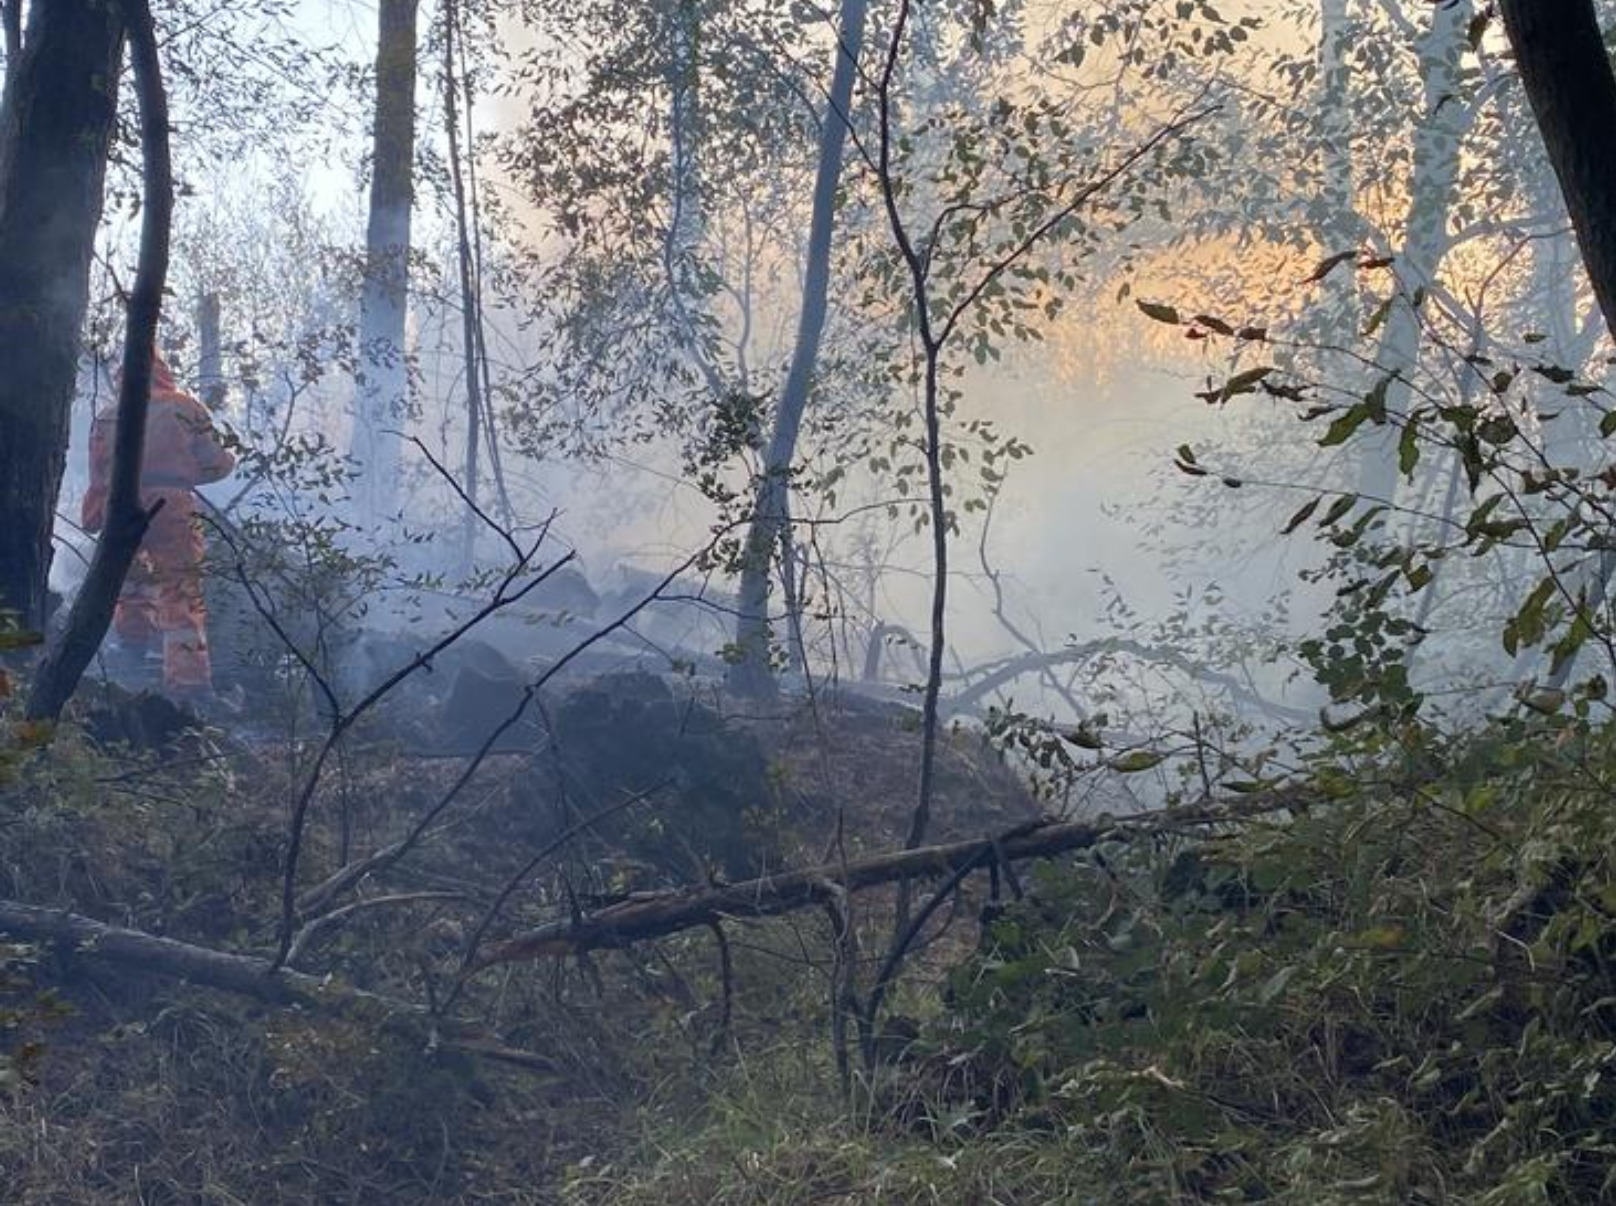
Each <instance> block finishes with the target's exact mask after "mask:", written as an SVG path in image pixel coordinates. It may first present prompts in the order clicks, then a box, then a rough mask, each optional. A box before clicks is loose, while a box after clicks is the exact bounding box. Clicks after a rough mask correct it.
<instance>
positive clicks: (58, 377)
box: [0, 0, 124, 628]
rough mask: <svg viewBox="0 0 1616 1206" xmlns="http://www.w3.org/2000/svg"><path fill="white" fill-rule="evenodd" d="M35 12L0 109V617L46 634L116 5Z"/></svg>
mask: <svg viewBox="0 0 1616 1206" xmlns="http://www.w3.org/2000/svg"><path fill="white" fill-rule="evenodd" d="M12 11H13V10H12V9H11V8H10V6H9V4H8V9H7V12H8V14H9V13H10V12H12ZM32 16H33V19H32V21H31V22H30V26H29V29H28V37H27V40H26V49H25V50H24V51H23V53H22V54H21V56H20V57H18V58H16V59H11V58H9V57H8V59H7V64H6V87H5V97H4V104H3V106H0V365H3V366H4V370H5V371H4V372H0V515H3V516H4V517H5V521H4V522H3V523H0V609H9V610H12V611H16V612H18V613H20V614H21V616H22V621H23V623H24V624H25V625H26V626H28V627H32V628H43V627H44V623H45V618H46V617H45V613H46V582H47V579H48V578H49V575H50V564H51V531H52V528H53V527H54V518H55V510H56V496H57V492H58V490H59V489H60V487H61V482H62V470H63V469H64V467H65V466H66V463H67V445H68V427H69V419H70V416H71V414H72V408H73V393H74V385H75V381H76V379H77V376H78V362H79V349H80V339H81V332H82V328H83V325H84V313H85V309H86V307H87V306H88V304H89V288H90V256H91V253H92V251H93V249H94V246H95V235H96V229H97V227H98V226H99V225H100V222H101V206H102V194H103V185H104V183H105V179H106V168H107V151H108V147H109V146H110V144H111V140H112V129H113V118H114V116H115V115H116V111H117V103H118V98H117V86H118V83H117V81H118V66H119V63H120V61H121V60H122V58H123V38H124V10H123V7H122V5H121V4H117V3H112V2H110V0H52V3H49V4H36V5H34V6H33V14H32Z"/></svg>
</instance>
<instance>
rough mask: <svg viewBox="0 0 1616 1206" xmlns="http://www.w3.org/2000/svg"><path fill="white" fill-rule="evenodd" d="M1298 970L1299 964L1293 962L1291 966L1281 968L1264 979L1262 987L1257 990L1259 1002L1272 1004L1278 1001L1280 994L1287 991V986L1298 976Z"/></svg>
mask: <svg viewBox="0 0 1616 1206" xmlns="http://www.w3.org/2000/svg"><path fill="white" fill-rule="evenodd" d="M1297 970H1298V969H1297V965H1296V964H1294V963H1292V964H1290V965H1289V966H1286V967H1282V968H1280V969H1279V970H1278V971H1277V972H1275V973H1274V974H1273V975H1271V976H1269V977H1268V979H1266V980H1264V981H1263V983H1262V987H1261V988H1259V989H1258V990H1257V1003H1258V1004H1259V1005H1272V1004H1273V1003H1274V1002H1275V1001H1277V1000H1278V999H1279V996H1280V994H1281V993H1283V992H1284V991H1285V988H1286V986H1287V985H1288V984H1289V983H1290V982H1291V980H1292V979H1293V978H1294V977H1295V976H1296V972H1297Z"/></svg>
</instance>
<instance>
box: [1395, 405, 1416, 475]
mask: <svg viewBox="0 0 1616 1206" xmlns="http://www.w3.org/2000/svg"><path fill="white" fill-rule="evenodd" d="M1419 436H1420V429H1419V424H1417V423H1416V422H1415V421H1414V420H1413V419H1410V420H1409V421H1408V422H1407V423H1405V424H1403V434H1402V436H1401V437H1400V438H1399V439H1398V441H1397V467H1398V468H1399V469H1401V470H1402V471H1403V476H1404V477H1406V478H1408V479H1409V480H1410V481H1412V480H1413V478H1414V467H1415V466H1416V465H1418V464H1419V463H1420V444H1419Z"/></svg>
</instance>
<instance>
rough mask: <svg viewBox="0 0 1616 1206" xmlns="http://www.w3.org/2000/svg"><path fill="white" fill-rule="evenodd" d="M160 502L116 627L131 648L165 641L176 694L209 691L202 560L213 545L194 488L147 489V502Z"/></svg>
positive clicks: (169, 682)
mask: <svg viewBox="0 0 1616 1206" xmlns="http://www.w3.org/2000/svg"><path fill="white" fill-rule="evenodd" d="M158 499H162V500H163V506H162V509H161V510H159V511H158V512H157V514H156V515H154V516H153V517H152V521H151V526H150V527H148V528H147V529H146V538H145V539H144V540H143V541H141V544H140V552H139V553H137V554H136V555H135V563H134V564H133V565H132V566H130V568H129V576H128V577H127V578H126V579H125V580H124V586H123V593H122V594H121V595H119V596H118V607H117V610H116V611H115V612H114V613H113V618H112V627H113V631H115V632H116V633H117V634H118V636H119V638H121V639H122V640H123V641H124V642H125V643H126V644H128V645H130V646H132V647H135V648H140V647H142V646H150V645H151V643H152V641H153V639H154V638H155V637H156V636H157V635H158V634H161V635H162V638H163V685H164V686H165V687H167V688H168V689H169V690H171V691H175V690H177V691H209V690H211V689H212V687H213V666H212V663H211V661H210V660H209V657H208V609H207V604H206V602H205V601H204V600H203V596H202V559H203V557H204V556H206V553H207V546H206V545H205V544H204V543H203V539H202V528H201V525H200V524H199V523H198V522H197V516H196V501H195V499H194V498H193V496H192V494H191V492H190V491H189V490H168V489H157V490H145V491H142V497H141V501H142V503H143V504H144V505H145V506H147V507H150V506H151V505H152V504H153V503H155V502H156V501H157V500H158Z"/></svg>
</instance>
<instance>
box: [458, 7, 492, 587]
mask: <svg viewBox="0 0 1616 1206" xmlns="http://www.w3.org/2000/svg"><path fill="white" fill-rule="evenodd" d="M442 8H443V121H444V129H445V132H446V133H447V134H448V137H449V180H450V183H451V185H452V186H453V190H454V203H455V259H456V263H457V266H458V268H459V272H460V325H461V339H462V343H461V352H462V363H463V366H464V371H465V375H466V458H465V477H464V479H463V480H462V481H461V483H460V488H461V489H462V490H463V491H465V496H466V499H465V501H466V513H465V516H464V517H463V521H462V525H461V542H462V549H461V559H462V563H463V565H464V568H465V572H466V573H468V574H469V573H471V572H472V570H473V569H475V568H476V564H477V532H478V527H479V524H480V523H481V520H480V519H479V517H478V516H479V508H478V506H477V495H478V490H479V487H480V485H481V483H480V480H479V479H480V478H481V476H482V474H481V469H480V466H479V463H478V461H479V454H480V452H481V451H482V438H483V388H482V387H483V377H482V368H481V362H480V357H479V356H478V350H479V346H480V340H481V334H482V331H481V328H482V295H481V292H480V290H479V281H478V277H477V272H476V264H475V261H474V258H473V256H472V247H471V227H470V222H469V218H468V211H467V206H466V182H465V176H464V173H462V171H461V168H460V109H459V105H458V104H457V103H456V100H457V98H456V95H455V40H456V34H457V33H458V32H459V29H458V26H459V15H458V13H457V11H456V8H455V4H454V0H444V3H443V6H442ZM467 116H468V117H469V116H470V114H469V112H468V114H467ZM472 153H473V154H475V148H472ZM507 518H508V517H507Z"/></svg>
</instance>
